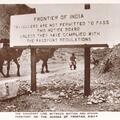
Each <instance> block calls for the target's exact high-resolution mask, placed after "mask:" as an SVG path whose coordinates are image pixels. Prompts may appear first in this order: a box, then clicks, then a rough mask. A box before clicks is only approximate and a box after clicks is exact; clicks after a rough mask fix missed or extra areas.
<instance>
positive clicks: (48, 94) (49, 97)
mask: <svg viewBox="0 0 120 120" xmlns="http://www.w3.org/2000/svg"><path fill="white" fill-rule="evenodd" d="M41 98H43V99H54V100H57V99H58V98H59V95H57V94H54V93H52V92H49V93H47V94H45V95H42V96H41Z"/></svg>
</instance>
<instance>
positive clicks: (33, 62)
mask: <svg viewBox="0 0 120 120" xmlns="http://www.w3.org/2000/svg"><path fill="white" fill-rule="evenodd" d="M35 58H36V49H35V48H31V91H32V92H34V91H36V59H35Z"/></svg>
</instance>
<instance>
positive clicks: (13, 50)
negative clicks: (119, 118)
mask: <svg viewBox="0 0 120 120" xmlns="http://www.w3.org/2000/svg"><path fill="white" fill-rule="evenodd" d="M119 11H120V4H0V112H67V111H69V112H80V111H84V112H86V111H89V112H92V111H93V112H96V111H97V112H101V111H102V112H120V14H119Z"/></svg>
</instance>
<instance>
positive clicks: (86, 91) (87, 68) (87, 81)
mask: <svg viewBox="0 0 120 120" xmlns="http://www.w3.org/2000/svg"><path fill="white" fill-rule="evenodd" d="M84 50H85V52H84V53H85V68H84V69H85V72H84V73H85V79H84V96H89V95H90V47H89V46H86V47H85V48H84Z"/></svg>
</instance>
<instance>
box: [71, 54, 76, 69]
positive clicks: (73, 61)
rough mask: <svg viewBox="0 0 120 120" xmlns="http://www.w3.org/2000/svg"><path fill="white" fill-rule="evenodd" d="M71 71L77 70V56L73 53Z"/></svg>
mask: <svg viewBox="0 0 120 120" xmlns="http://www.w3.org/2000/svg"><path fill="white" fill-rule="evenodd" d="M70 69H71V70H72V69H74V70H75V69H76V57H75V54H74V53H72V55H71V57H70Z"/></svg>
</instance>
